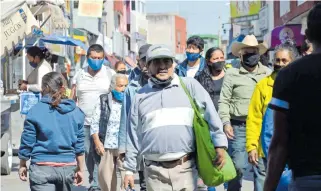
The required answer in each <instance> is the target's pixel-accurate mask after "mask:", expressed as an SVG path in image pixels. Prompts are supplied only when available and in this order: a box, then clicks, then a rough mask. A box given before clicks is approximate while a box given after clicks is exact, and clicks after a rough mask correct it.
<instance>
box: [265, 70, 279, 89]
mask: <svg viewBox="0 0 321 191" xmlns="http://www.w3.org/2000/svg"><path fill="white" fill-rule="evenodd" d="M276 75H277V72H273V73H272V74H271V75H270V76H269V77H268V80H267V84H268V85H269V86H272V87H273V85H274V80H275V78H276Z"/></svg>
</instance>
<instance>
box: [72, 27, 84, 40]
mask: <svg viewBox="0 0 321 191" xmlns="http://www.w3.org/2000/svg"><path fill="white" fill-rule="evenodd" d="M73 33H74V34H73V38H74V39H77V40H80V41H82V42H87V33H86V32H85V31H82V30H79V29H73Z"/></svg>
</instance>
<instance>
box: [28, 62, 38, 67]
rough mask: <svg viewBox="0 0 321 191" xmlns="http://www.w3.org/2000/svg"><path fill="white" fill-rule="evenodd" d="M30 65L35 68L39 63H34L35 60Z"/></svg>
mask: <svg viewBox="0 0 321 191" xmlns="http://www.w3.org/2000/svg"><path fill="white" fill-rule="evenodd" d="M29 64H30V66H31V67H33V68H37V66H38V64H36V63H34V62H29Z"/></svg>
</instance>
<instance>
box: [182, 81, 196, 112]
mask: <svg viewBox="0 0 321 191" xmlns="http://www.w3.org/2000/svg"><path fill="white" fill-rule="evenodd" d="M179 81H180V84H181V86H182V88H183V89H184V91H185V93H186V95H187V97H188V99H189V101H190V103H191V105H192V108H193V110H194V111H197V107H196V105H195V103H194V100H193V98H192V96H191V94H190V92H189V90H188V89H187V87H186V85H185V84H184V82H183V80H182V79H181V78H180V77H179Z"/></svg>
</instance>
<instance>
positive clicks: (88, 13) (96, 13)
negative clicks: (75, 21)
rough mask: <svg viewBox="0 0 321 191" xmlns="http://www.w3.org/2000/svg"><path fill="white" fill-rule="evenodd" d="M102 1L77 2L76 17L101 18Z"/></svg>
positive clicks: (85, 0) (84, 0)
mask: <svg viewBox="0 0 321 191" xmlns="http://www.w3.org/2000/svg"><path fill="white" fill-rule="evenodd" d="M102 14H103V0H79V7H78V16H82V17H97V18H101V16H102Z"/></svg>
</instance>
